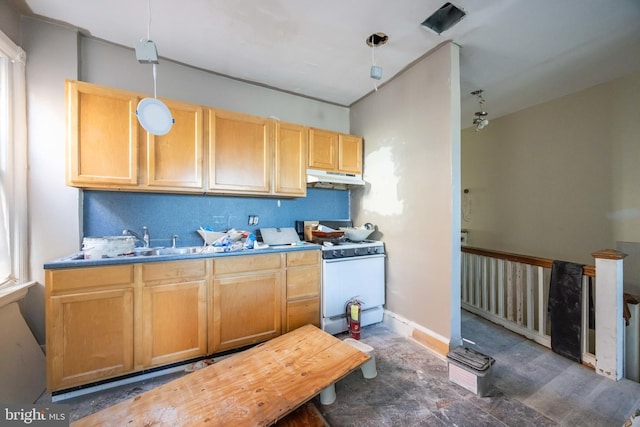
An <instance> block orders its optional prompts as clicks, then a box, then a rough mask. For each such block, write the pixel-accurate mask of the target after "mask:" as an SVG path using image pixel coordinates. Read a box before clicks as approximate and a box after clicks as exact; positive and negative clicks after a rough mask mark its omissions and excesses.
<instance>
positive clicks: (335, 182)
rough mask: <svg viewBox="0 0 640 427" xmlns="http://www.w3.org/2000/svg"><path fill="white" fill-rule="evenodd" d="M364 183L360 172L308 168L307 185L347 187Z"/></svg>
mask: <svg viewBox="0 0 640 427" xmlns="http://www.w3.org/2000/svg"><path fill="white" fill-rule="evenodd" d="M363 185H365V184H364V181H363V180H362V175H359V174H354V173H344V172H331V171H321V170H316V169H307V186H309V187H317V188H335V189H347V188H349V187H352V186H363Z"/></svg>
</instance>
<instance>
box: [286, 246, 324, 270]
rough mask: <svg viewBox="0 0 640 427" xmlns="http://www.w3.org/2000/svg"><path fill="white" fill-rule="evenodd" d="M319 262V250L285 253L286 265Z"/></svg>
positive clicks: (294, 265)
mask: <svg viewBox="0 0 640 427" xmlns="http://www.w3.org/2000/svg"><path fill="white" fill-rule="evenodd" d="M319 263H320V251H319V250H318V251H300V252H288V253H287V267H297V266H299V265H314V264H319Z"/></svg>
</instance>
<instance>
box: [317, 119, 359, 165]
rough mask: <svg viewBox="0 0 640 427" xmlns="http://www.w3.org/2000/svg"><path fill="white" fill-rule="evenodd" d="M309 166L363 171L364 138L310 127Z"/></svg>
mask: <svg viewBox="0 0 640 427" xmlns="http://www.w3.org/2000/svg"><path fill="white" fill-rule="evenodd" d="M309 168H311V169H320V170H326V171H336V172H346V173H355V174H360V173H362V138H360V137H358V136H353V135H345V134H339V133H337V132H330V131H326V130H321V129H309Z"/></svg>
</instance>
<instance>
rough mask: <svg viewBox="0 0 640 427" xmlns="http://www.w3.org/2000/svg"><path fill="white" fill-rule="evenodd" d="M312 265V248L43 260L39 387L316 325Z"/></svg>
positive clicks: (315, 269)
mask: <svg viewBox="0 0 640 427" xmlns="http://www.w3.org/2000/svg"><path fill="white" fill-rule="evenodd" d="M320 274H321V273H320V251H319V250H318V251H316V250H313V251H300V252H282V253H267V254H257V255H242V256H229V257H220V258H198V259H191V260H176V261H166V262H144V263H134V264H124V265H111V266H94V267H82V268H64V269H48V270H46V272H45V276H46V287H45V289H46V344H47V353H46V358H47V388H48V389H49V391H59V390H64V389H68V388H71V387H75V386H80V385H85V384H88V383H92V382H96V381H100V380H106V379H110V378H115V377H118V376H121V375H124V374H129V373H133V372H138V371H142V370H144V369H148V368H152V367H158V366H162V365H166V364H170V363H175V362H180V361H184V360H189V359H192V358H197V357H201V356H206V355H208V354H214V353H218V352H221V351H225V350H231V349H236V348H240V347H243V346H246V345H250V344H255V343H259V342H262V341H266V340H269V339H271V338H274V337H276V336H278V335H280V334H282V333H285V332H287V331H290V330H292V329H295V328H298V327H300V326H303V325H306V324H308V323H311V324H314V325H319V322H320Z"/></svg>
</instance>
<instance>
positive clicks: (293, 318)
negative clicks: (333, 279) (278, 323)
mask: <svg viewBox="0 0 640 427" xmlns="http://www.w3.org/2000/svg"><path fill="white" fill-rule="evenodd" d="M286 271H287V279H286V280H287V286H286V310H285V313H284V316H286V317H285V319H286V321H285V322H284V325H283V330H282V332H283V333H286V332H289V331H292V330H294V329H297V328H299V327H300V326H304V325H307V324H312V325H315V326H320V251H302V252H288V253H287V270H286Z"/></svg>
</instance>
